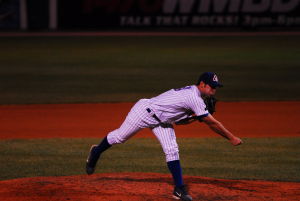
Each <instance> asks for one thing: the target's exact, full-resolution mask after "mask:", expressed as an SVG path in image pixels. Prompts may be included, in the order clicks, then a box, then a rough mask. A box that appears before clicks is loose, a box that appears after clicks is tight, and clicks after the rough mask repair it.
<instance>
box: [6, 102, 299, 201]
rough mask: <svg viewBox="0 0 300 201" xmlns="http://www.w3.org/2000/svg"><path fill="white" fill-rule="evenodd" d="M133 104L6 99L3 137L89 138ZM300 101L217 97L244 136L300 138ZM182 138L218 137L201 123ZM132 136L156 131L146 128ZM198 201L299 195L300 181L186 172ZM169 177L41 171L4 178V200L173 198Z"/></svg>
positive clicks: (224, 116)
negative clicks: (37, 102)
mask: <svg viewBox="0 0 300 201" xmlns="http://www.w3.org/2000/svg"><path fill="white" fill-rule="evenodd" d="M132 105H133V103H118V104H70V105H67V104H61V105H3V106H0V111H1V113H0V120H1V121H0V139H12V138H57V137H63V138H77V137H80V138H85V137H97V138H101V137H103V136H105V135H106V134H107V133H108V132H109V131H110V130H113V129H115V128H117V127H118V126H119V125H120V123H121V122H122V121H123V119H124V118H125V116H126V114H127V112H128V111H129V110H130V107H131V106H132ZM299 111H300V102H239V103H232V102H220V103H219V104H218V110H217V113H216V115H215V116H216V118H217V119H218V120H220V121H221V122H223V123H224V125H225V126H226V127H228V128H229V129H230V130H231V131H232V132H233V133H235V134H236V135H237V136H239V137H300V127H299V124H296V123H295V122H299V119H300V116H299ZM176 133H177V137H216V134H214V133H213V132H211V131H210V130H209V129H208V128H207V127H206V126H205V125H203V124H197V123H194V124H191V125H188V126H178V127H176ZM135 137H153V135H152V134H151V132H150V131H149V130H146V129H145V130H144V131H142V132H141V133H139V134H137V135H136V136H135ZM184 179H185V182H186V184H188V186H189V189H190V193H191V195H192V196H193V198H194V200H206V201H217V200H226V201H238V200H241V201H264V200H265V201H296V200H300V183H291V182H270V181H245V180H223V179H212V178H204V177H196V176H184ZM172 190H173V185H172V178H171V176H170V175H168V174H157V173H115V174H113V173H109V174H96V175H92V176H86V175H80V176H67V177H36V178H20V179H14V180H7V181H0V198H1V200H5V201H19V200H22V201H40V200H44V201H47V200H49V201H50V200H51V201H62V200H73V201H79V200H80V201H87V200H89V201H104V200H107V201H139V200H141V201H143V200H146V201H152V200H153V201H154V200H159V201H162V200H172V198H171V194H172Z"/></svg>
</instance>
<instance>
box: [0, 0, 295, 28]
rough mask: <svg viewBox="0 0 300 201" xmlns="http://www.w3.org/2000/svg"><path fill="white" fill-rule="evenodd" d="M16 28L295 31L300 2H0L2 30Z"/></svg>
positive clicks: (116, 0) (194, 0)
mask: <svg viewBox="0 0 300 201" xmlns="http://www.w3.org/2000/svg"><path fill="white" fill-rule="evenodd" d="M12 18H13V19H12ZM18 28H20V29H25V30H26V29H28V30H45V29H46V30H47V29H51V30H108V29H109V30H111V29H122V30H127V29H132V28H134V29H139V30H144V29H151V30H160V29H161V28H164V29H166V28H167V29H168V28H169V29H171V30H172V29H176V30H177V31H178V30H182V31H184V30H187V29H197V30H199V31H203V30H210V31H211V30H213V31H220V30H222V31H224V30H226V31H227V30H239V31H240V30H253V29H254V30H264V31H266V30H295V29H297V30H299V28H300V0H111V1H107V0H73V1H66V0H45V1H34V0H6V1H1V2H0V30H6V29H18Z"/></svg>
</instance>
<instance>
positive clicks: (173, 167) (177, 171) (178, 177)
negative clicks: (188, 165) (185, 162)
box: [167, 160, 183, 187]
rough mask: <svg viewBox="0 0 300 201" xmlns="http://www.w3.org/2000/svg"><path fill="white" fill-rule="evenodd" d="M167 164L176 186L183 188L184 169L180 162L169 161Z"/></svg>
mask: <svg viewBox="0 0 300 201" xmlns="http://www.w3.org/2000/svg"><path fill="white" fill-rule="evenodd" d="M167 164H168V168H169V170H170V172H171V173H172V176H173V179H174V183H175V186H177V187H181V186H183V179H182V169H181V166H180V161H179V160H176V161H169V162H167Z"/></svg>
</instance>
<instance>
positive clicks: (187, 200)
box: [173, 186, 193, 201]
mask: <svg viewBox="0 0 300 201" xmlns="http://www.w3.org/2000/svg"><path fill="white" fill-rule="evenodd" d="M173 198H174V199H176V200H183V201H192V200H193V198H192V197H191V196H190V195H189V194H188V192H187V190H186V186H181V187H175V188H174V192H173Z"/></svg>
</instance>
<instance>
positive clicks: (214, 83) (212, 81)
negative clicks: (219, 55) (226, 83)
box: [197, 72, 223, 88]
mask: <svg viewBox="0 0 300 201" xmlns="http://www.w3.org/2000/svg"><path fill="white" fill-rule="evenodd" d="M201 81H203V82H204V83H205V84H208V85H209V86H210V87H212V88H217V87H223V84H221V83H220V82H219V79H218V76H217V74H216V73H213V72H205V73H203V74H202V75H200V77H199V80H198V82H197V85H199V84H200V82H201Z"/></svg>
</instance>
